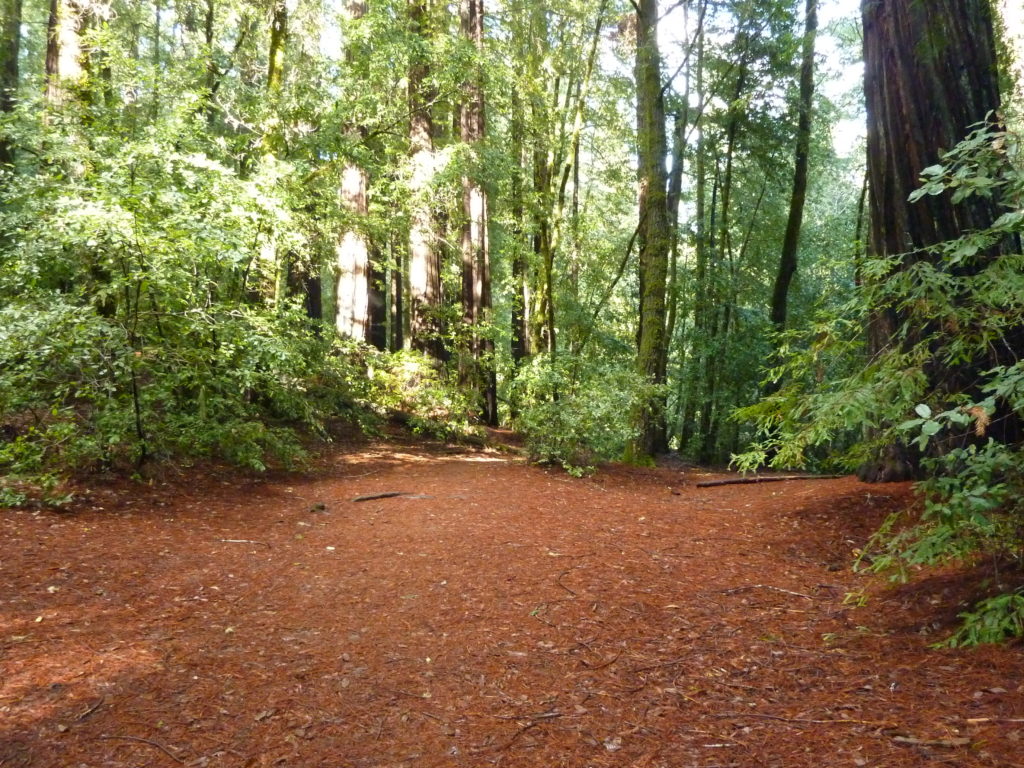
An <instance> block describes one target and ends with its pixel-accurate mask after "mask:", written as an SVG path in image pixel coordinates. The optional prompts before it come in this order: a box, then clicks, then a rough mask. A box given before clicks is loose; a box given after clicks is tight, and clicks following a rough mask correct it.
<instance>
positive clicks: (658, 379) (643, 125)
mask: <svg viewBox="0 0 1024 768" xmlns="http://www.w3.org/2000/svg"><path fill="white" fill-rule="evenodd" d="M635 75H636V88H637V156H638V161H639V182H640V214H639V215H640V221H641V226H640V238H639V243H640V251H639V262H640V285H641V289H640V332H639V335H638V349H637V370H638V371H639V373H640V375H641V376H643V377H644V379H645V380H646V381H647V382H648V383H649V384H652V385H660V384H663V383H664V379H665V372H664V368H663V365H662V362H663V360H664V359H665V358H664V348H665V343H666V341H665V284H666V280H667V277H668V254H669V246H670V238H669V231H668V206H667V202H666V184H667V178H666V176H667V174H666V171H665V154H666V140H665V105H664V101H663V93H664V92H663V89H662V82H661V56H660V52H659V50H658V3H657V0H639V2H638V4H637V48H636V67H635ZM634 421H635V427H636V429H637V437H636V438H635V439H634V440H633V441H631V443H630V445H629V447H628V448H627V455H626V458H627V460H630V461H646V460H649V459H650V457H651V456H653V455H654V454H655V453H658V452H661V451H664V450H665V449H666V447H667V446H666V444H665V442H666V440H665V398H664V396H663V395H662V394H658V395H654V396H650V397H647V398H645V400H644V402H643V403H642V405H641V406H640V408H639V409H638V411H637V413H636V414H635V416H634Z"/></svg>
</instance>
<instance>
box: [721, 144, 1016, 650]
mask: <svg viewBox="0 0 1024 768" xmlns="http://www.w3.org/2000/svg"><path fill="white" fill-rule="evenodd" d="M1016 141H1017V140H1016V138H1015V137H1014V136H1012V135H1010V134H1008V133H1007V132H1006V131H1003V130H997V129H995V128H994V127H992V126H991V125H989V124H983V125H981V126H979V127H978V128H977V129H976V130H975V131H974V132H973V133H971V135H970V136H968V137H967V139H965V140H964V142H962V143H961V144H960V145H958V146H957V147H956V148H955V149H954V150H953V151H951V152H949V153H948V154H947V155H946V156H945V157H944V158H943V162H942V163H941V164H938V165H935V166H932V167H931V168H927V169H925V171H924V172H923V180H924V183H923V186H922V187H921V189H920V190H918V191H917V192H915V193H914V195H913V196H912V198H911V199H912V200H917V199H919V198H921V197H923V196H925V195H929V194H944V193H949V194H951V195H952V197H953V200H954V201H955V202H957V201H961V200H964V199H966V198H967V197H969V196H971V195H985V196H990V195H994V196H997V197H998V199H1000V200H1003V201H1004V202H1005V204H1006V207H1007V208H1008V209H1009V210H1008V212H1007V213H1005V214H1003V215H1001V216H999V217H998V218H997V219H996V220H995V221H993V222H992V223H991V225H990V226H989V227H987V228H986V229H983V230H978V231H970V232H966V233H964V234H963V236H961V237H960V238H958V239H956V240H954V241H952V242H947V243H942V244H940V245H938V246H936V247H934V248H932V249H930V251H929V253H927V254H924V256H926V258H922V254H913V255H907V256H904V257H893V258H889V259H872V260H869V261H868V262H867V263H866V264H865V265H864V276H865V281H864V284H863V286H862V288H861V289H860V291H859V292H858V295H857V296H855V298H854V299H853V300H852V301H850V302H849V303H848V304H847V305H846V306H845V307H844V308H843V310H842V312H841V313H840V315H839V316H838V317H835V316H833V317H830V318H823V320H822V322H821V323H820V324H819V326H818V327H816V328H814V329H812V330H811V332H810V333H808V334H806V335H805V336H804V338H803V341H802V342H797V344H796V345H795V346H794V347H793V348H792V351H791V354H790V355H789V356H788V358H787V359H786V361H785V362H784V363H783V364H782V366H781V367H780V368H779V369H778V370H776V371H773V376H774V377H776V378H777V379H779V380H781V381H782V382H783V386H782V388H781V389H780V390H779V391H778V392H777V393H776V394H775V395H773V396H772V397H770V398H767V399H766V400H765V401H763V402H762V403H760V404H758V405H756V406H754V407H752V408H750V409H746V410H745V411H744V412H743V413H742V414H741V415H742V416H743V417H747V418H754V419H756V420H757V421H758V422H759V424H760V426H761V428H762V434H763V435H764V436H765V437H764V440H763V441H762V442H761V444H760V445H757V446H755V447H754V448H753V449H752V450H751V451H749V452H748V453H747V454H745V455H743V456H738V457H735V458H736V461H737V462H738V463H739V465H740V466H741V467H743V468H751V467H754V466H757V465H759V464H763V463H766V462H771V463H772V464H775V465H777V466H783V465H788V466H792V465H801V464H805V463H807V461H808V458H809V456H810V455H811V453H812V451H813V450H814V449H816V448H818V447H821V446H825V447H830V446H831V445H833V444H834V442H836V441H839V442H842V441H843V440H846V439H849V438H850V437H851V436H852V435H853V434H856V431H859V432H860V434H859V435H858V436H857V437H858V439H856V440H854V441H852V443H851V448H850V450H848V451H847V452H846V453H845V455H844V457H843V459H844V460H845V463H846V465H847V466H854V465H856V464H857V463H859V462H861V461H863V460H864V459H866V458H868V457H869V456H872V455H873V454H875V453H877V451H878V450H879V448H880V447H882V446H886V445H892V444H901V445H903V446H906V447H907V449H908V450H910V451H913V452H916V454H917V455H918V456H919V457H920V459H921V466H922V469H923V470H924V471H925V473H926V476H927V479H926V480H924V481H923V482H921V483H920V484H919V485H918V491H919V493H920V494H921V496H922V499H923V513H922V515H921V517H920V519H919V520H918V521H916V522H915V523H914V524H913V525H909V526H902V525H901V522H902V521H901V520H900V519H897V518H891V519H890V520H888V521H887V522H886V524H885V525H884V526H883V528H882V529H881V530H880V531H879V532H878V534H877V535H876V537H875V540H874V545H875V546H879V547H881V548H882V554H881V555H880V556H878V557H877V558H876V559H875V560H874V564H873V568H875V569H876V570H894V571H895V573H896V577H903V576H905V574H906V569H907V567H908V566H913V565H930V564H935V563H939V562H943V561H945V560H949V559H964V558H970V557H972V556H974V555H975V554H978V553H986V554H989V555H995V556H997V557H1000V558H1011V559H1013V560H1015V561H1016V562H1017V563H1018V564H1020V563H1024V525H1022V523H1024V502H1022V501H1021V499H1022V498H1024V435H1022V434H1021V425H1022V424H1024V362H1022V361H1021V360H1020V359H1019V356H1020V354H1021V352H1022V347H1021V344H1022V339H1024V255H1022V254H1021V253H1020V252H1019V249H1020V236H1021V233H1022V232H1024V211H1021V210H1020V208H1019V201H1020V200H1021V199H1024V173H1022V172H1021V169H1020V167H1019V163H1020V156H1019V155H1018V154H1017V152H1018V146H1017V143H1016ZM1008 244H1013V245H1014V246H1015V247H1014V248H1008V247H1007V245H1008ZM997 245H999V246H1000V247H999V248H996V247H995V246H997ZM904 259H906V260H907V263H906V264H903V263H902V262H903V260H904ZM881 310H892V311H893V313H894V315H895V316H897V317H900V318H901V323H900V325H899V327H898V328H897V330H896V333H895V336H894V337H893V338H892V339H891V343H890V344H889V346H888V347H887V348H886V349H884V350H882V351H881V352H879V353H878V354H876V355H875V356H873V357H872V358H871V359H865V358H864V356H863V355H862V354H861V349H862V347H863V344H862V333H863V331H862V329H863V328H866V327H867V326H868V324H869V322H870V320H871V317H872V313H873V312H878V311H881ZM922 329H924V331H922ZM830 359H831V360H833V361H835V360H839V361H843V360H845V361H846V362H845V363H842V362H840V365H842V364H846V365H849V363H850V362H851V361H852V362H856V363H857V365H855V366H854V367H853V368H852V370H851V372H850V373H848V374H847V375H845V376H841V377H839V378H837V379H835V380H829V379H825V381H824V382H822V381H821V377H820V376H818V377H816V376H814V371H815V368H816V366H819V365H821V364H822V363H823V361H827V360H830ZM1022 605H1024V598H1022V597H1021V594H1020V593H1019V592H1014V593H1011V594H1004V595H1001V596H998V597H994V598H990V599H988V600H986V601H983V602H982V603H981V604H979V606H977V608H976V609H975V610H974V611H970V612H967V613H965V614H963V616H962V618H963V619H964V626H963V628H962V629H961V630H960V632H958V633H957V634H956V635H955V636H954V637H953V638H952V639H951V640H950V642H951V643H952V644H954V645H965V644H974V643H977V642H988V641H990V640H994V639H1002V638H1003V637H1004V636H1010V635H1013V636H1018V635H1021V634H1022V628H1024V625H1022V622H1021V616H1022Z"/></svg>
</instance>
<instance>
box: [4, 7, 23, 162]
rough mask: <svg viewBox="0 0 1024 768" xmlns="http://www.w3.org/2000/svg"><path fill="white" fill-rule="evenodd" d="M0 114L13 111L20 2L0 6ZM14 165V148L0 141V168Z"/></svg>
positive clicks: (16, 75) (16, 83) (5, 141)
mask: <svg viewBox="0 0 1024 768" xmlns="http://www.w3.org/2000/svg"><path fill="white" fill-rule="evenodd" d="M0 13H2V14H3V16H2V17H0V23H2V27H0V113H2V114H5V115H6V114H9V113H10V112H13V111H14V106H15V104H16V103H17V94H18V54H19V52H20V50H21V0H2V5H0ZM12 163H14V146H13V145H12V144H11V142H10V141H8V140H7V139H6V138H4V139H0V166H5V165H11V164H12Z"/></svg>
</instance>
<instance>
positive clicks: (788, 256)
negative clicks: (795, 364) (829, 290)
mask: <svg viewBox="0 0 1024 768" xmlns="http://www.w3.org/2000/svg"><path fill="white" fill-rule="evenodd" d="M817 31H818V0H807V10H806V19H805V22H804V47H803V60H802V62H801V64H800V101H799V103H798V106H797V109H798V111H799V119H798V121H797V129H796V162H795V164H794V170H793V194H792V196H791V197H790V201H789V219H788V221H787V222H786V235H785V238H784V239H783V241H782V256H781V257H780V258H779V272H778V275H776V277H775V289H774V291H773V292H772V308H771V321H772V323H773V324H774V325H775V327H776V328H778V329H779V330H783V329H784V328H785V327H786V315H787V308H788V302H789V286H790V284H791V283H792V282H793V276H794V275H795V274H796V269H797V247H798V245H799V243H800V229H801V226H802V225H803V220H804V200H805V199H806V198H807V167H808V164H809V162H808V161H809V155H810V150H811V110H812V107H813V102H814V38H815V35H816V34H817Z"/></svg>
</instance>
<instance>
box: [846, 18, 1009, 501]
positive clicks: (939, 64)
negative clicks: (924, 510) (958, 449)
mask: <svg viewBox="0 0 1024 768" xmlns="http://www.w3.org/2000/svg"><path fill="white" fill-rule="evenodd" d="M861 8H862V12H863V21H864V65H865V85H864V89H865V96H866V105H867V114H868V180H869V187H870V196H869V210H870V227H871V229H870V246H869V251H870V254H871V255H873V256H875V257H889V256H896V255H899V254H905V256H904V258H903V264H904V265H909V264H911V263H913V262H914V261H916V260H920V259H929V258H930V254H929V253H928V252H927V250H926V249H927V248H929V247H930V246H933V245H936V244H938V243H941V242H943V241H946V240H952V239H955V238H957V237H959V236H960V235H961V234H962V233H963V232H965V231H968V230H972V229H981V228H984V227H987V226H988V225H990V224H991V223H992V222H993V221H994V220H995V218H996V217H997V216H998V215H999V211H998V210H997V208H996V204H995V203H994V202H993V201H991V200H988V199H985V198H981V197H973V198H970V199H969V200H967V201H965V202H963V203H960V204H957V205H954V204H953V202H952V200H951V198H950V196H949V194H944V195H937V196H927V197H925V198H923V199H922V200H920V201H919V202H916V203H913V204H911V203H910V202H908V197H909V195H910V193H911V192H913V191H914V190H915V189H916V188H917V187H918V186H919V185H920V182H919V178H920V174H921V171H922V170H923V169H924V168H927V167H928V166H930V165H933V164H935V163H937V162H939V161H940V159H941V155H942V152H943V151H945V150H949V149H952V148H953V147H954V146H955V145H956V144H957V143H958V142H959V141H960V140H961V139H963V138H964V136H965V135H966V134H967V133H968V132H969V129H970V126H972V125H974V124H976V123H979V122H981V121H983V120H985V119H986V117H987V116H988V115H989V114H990V113H992V112H993V111H994V110H996V109H998V107H999V104H1000V99H999V87H998V77H997V69H996V50H995V43H994V35H993V25H992V9H991V7H990V4H989V2H988V0H928V2H921V0H884V1H883V0H863V3H862V6H861ZM901 322H902V318H901V317H899V316H898V315H897V314H896V313H895V312H893V311H891V310H884V311H881V310H880V311H876V312H875V313H874V316H873V317H872V319H871V322H870V326H869V328H868V337H869V348H870V351H871V352H872V353H876V352H879V351H881V350H882V349H884V348H886V347H887V346H888V345H889V344H891V343H892V342H893V339H894V337H895V332H896V329H897V328H898V327H899V325H900V324H901ZM922 332H925V333H926V332H927V330H926V329H923V331H922ZM964 373H965V372H962V371H942V370H933V371H931V372H930V374H931V375H932V377H933V378H934V379H936V381H939V380H945V381H950V380H954V379H956V378H962V377H963V376H964ZM915 469H916V468H915V462H914V458H913V457H912V456H910V455H908V454H907V453H906V452H905V451H903V450H901V449H900V448H899V447H897V446H892V447H891V448H890V449H889V450H888V451H887V452H886V455H883V456H880V457H878V458H877V459H876V460H875V461H872V462H869V463H868V464H867V465H865V466H864V467H863V468H862V470H861V477H862V478H863V479H865V480H870V481H876V482H885V481H894V480H902V479H906V478H908V477H910V476H911V475H913V474H914V472H915Z"/></svg>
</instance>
